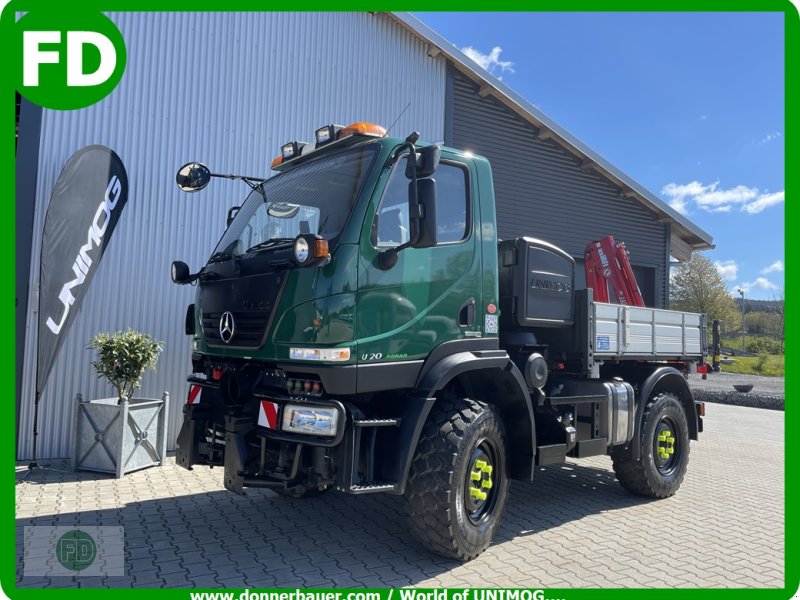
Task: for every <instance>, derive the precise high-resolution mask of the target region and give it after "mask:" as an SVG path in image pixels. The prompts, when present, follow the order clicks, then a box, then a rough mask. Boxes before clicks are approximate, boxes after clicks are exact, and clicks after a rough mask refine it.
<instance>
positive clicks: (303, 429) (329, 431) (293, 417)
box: [281, 404, 339, 437]
mask: <svg viewBox="0 0 800 600" xmlns="http://www.w3.org/2000/svg"><path fill="white" fill-rule="evenodd" d="M338 427H339V411H338V410H336V409H335V408H323V407H321V406H303V405H301V404H287V405H286V406H284V408H283V423H282V426H281V428H282V429H283V430H284V431H290V432H295V433H304V434H307V435H324V436H329V437H333V436H335V435H336V431H337V429H338Z"/></svg>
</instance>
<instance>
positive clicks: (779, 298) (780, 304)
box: [773, 287, 786, 352]
mask: <svg viewBox="0 0 800 600" xmlns="http://www.w3.org/2000/svg"><path fill="white" fill-rule="evenodd" d="M773 299H774V300H775V301H776V303H777V309H776V311H775V312H776V314H777V317H778V319H777V321H778V322H777V325H778V332H779V333H780V336H781V352H783V342H784V339H785V338H784V327H785V326H786V320H785V319H786V312H785V311H786V298H785V296H784V295H783V287H780V288H778V291H777V292H775V293H774V294H773Z"/></svg>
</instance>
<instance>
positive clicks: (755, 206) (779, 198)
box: [742, 191, 785, 215]
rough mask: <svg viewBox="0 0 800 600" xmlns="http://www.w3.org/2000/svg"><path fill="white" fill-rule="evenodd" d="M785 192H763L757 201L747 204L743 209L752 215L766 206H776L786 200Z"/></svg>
mask: <svg viewBox="0 0 800 600" xmlns="http://www.w3.org/2000/svg"><path fill="white" fill-rule="evenodd" d="M784 196H785V194H784V192H783V191H780V192H775V193H774V194H762V195H761V196H759V197H758V200H756V201H755V202H751V203H750V204H745V205H744V206H743V207H742V210H746V211H747V212H748V213H750V214H751V215H754V214H756V213H760V212H761V211H762V210H764V209H765V208H769V207H770V206H775V205H776V204H780V203H781V202H783V201H784Z"/></svg>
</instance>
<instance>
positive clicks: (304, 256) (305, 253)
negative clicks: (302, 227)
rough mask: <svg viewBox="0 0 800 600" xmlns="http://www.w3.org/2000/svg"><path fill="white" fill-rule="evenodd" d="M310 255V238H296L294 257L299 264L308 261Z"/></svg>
mask: <svg viewBox="0 0 800 600" xmlns="http://www.w3.org/2000/svg"><path fill="white" fill-rule="evenodd" d="M309 256H310V251H309V247H308V240H307V239H306V238H304V237H297V238H296V239H295V240H294V259H295V260H296V261H297V264H300V265H303V264H305V263H307V262H308V257H309Z"/></svg>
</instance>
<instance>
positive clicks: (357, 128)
mask: <svg viewBox="0 0 800 600" xmlns="http://www.w3.org/2000/svg"><path fill="white" fill-rule="evenodd" d="M350 135H370V136H374V137H383V136H385V135H386V129H384V128H383V127H381V126H380V125H376V124H375V123H365V122H364V121H358V122H357V123H352V124H350V125H348V126H347V127H344V128H342V130H341V131H339V135H338V136H337V137H338V139H342V138H346V137H347V136H350Z"/></svg>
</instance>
